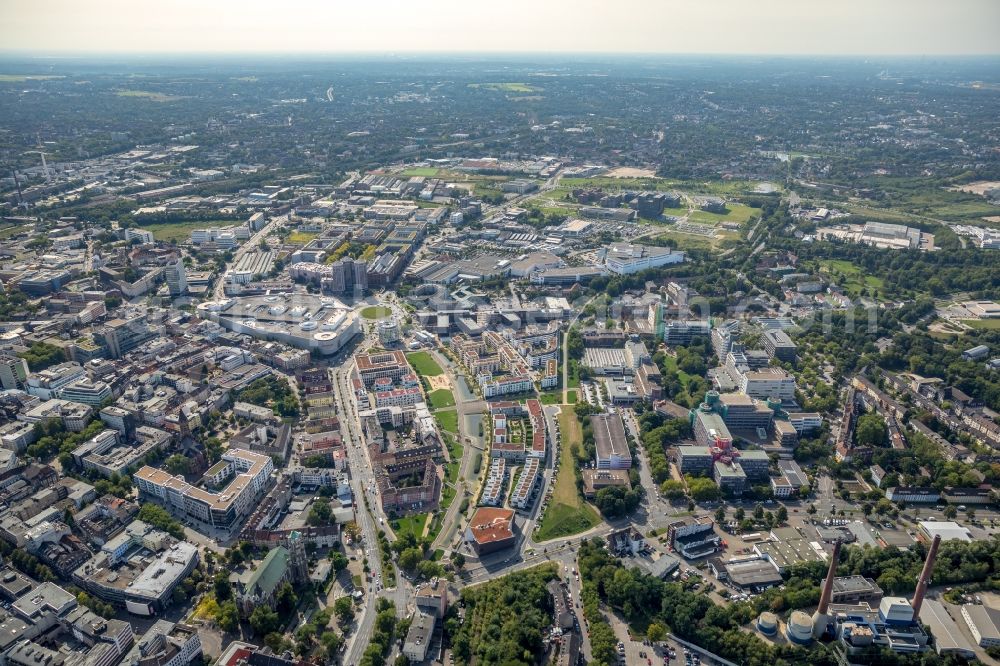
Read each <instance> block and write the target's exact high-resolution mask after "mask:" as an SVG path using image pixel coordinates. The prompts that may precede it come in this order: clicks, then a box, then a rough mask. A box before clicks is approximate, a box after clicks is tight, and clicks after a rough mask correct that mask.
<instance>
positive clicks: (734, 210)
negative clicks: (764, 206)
mask: <svg viewBox="0 0 1000 666" xmlns="http://www.w3.org/2000/svg"><path fill="white" fill-rule="evenodd" d="M726 208H728V209H729V212H727V213H721V214H720V213H709V212H708V211H704V210H696V211H694V212H693V213H691V217H689V218H688V219H689V220H690V221H691V222H705V223H708V224H718V223H720V222H740V223H743V222H746V221H747V220H749V219H750V218H751V217H753V216H754V215H760V209H759V208H751V207H750V206H744V205H743V204H734V203H728V204H726Z"/></svg>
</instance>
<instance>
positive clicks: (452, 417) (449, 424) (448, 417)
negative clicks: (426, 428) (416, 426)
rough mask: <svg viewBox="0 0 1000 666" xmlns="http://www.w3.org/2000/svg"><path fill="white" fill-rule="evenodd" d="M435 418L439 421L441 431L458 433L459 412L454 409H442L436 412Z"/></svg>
mask: <svg viewBox="0 0 1000 666" xmlns="http://www.w3.org/2000/svg"><path fill="white" fill-rule="evenodd" d="M434 418H435V419H437V422H438V427H439V428H441V430H446V431H448V432H453V433H456V434H457V433H458V411H456V410H454V409H442V410H439V411H436V412H434Z"/></svg>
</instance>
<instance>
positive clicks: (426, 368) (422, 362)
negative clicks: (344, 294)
mask: <svg viewBox="0 0 1000 666" xmlns="http://www.w3.org/2000/svg"><path fill="white" fill-rule="evenodd" d="M361 316H362V317H364V316H365V314H364V310H362V311H361ZM406 360H408V361H409V362H410V365H412V366H413V369H414V370H416V371H417V374H418V375H423V376H424V377H437V376H438V375H440V374H443V373H444V370H442V369H441V366H440V365H438V363H437V361H435V360H434V357H433V356H431V354H430V352H425V351H419V352H413V353H412V354H407V355H406Z"/></svg>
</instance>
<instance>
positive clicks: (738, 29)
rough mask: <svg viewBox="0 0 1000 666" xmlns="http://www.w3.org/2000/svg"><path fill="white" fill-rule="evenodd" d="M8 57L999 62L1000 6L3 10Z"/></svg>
mask: <svg viewBox="0 0 1000 666" xmlns="http://www.w3.org/2000/svg"><path fill="white" fill-rule="evenodd" d="M0 49H2V50H12V51H13V50H18V51H21V50H31V51H41V52H46V53H52V52H58V51H64V52H65V51H69V52H97V53H108V52H135V51H141V52H171V53H185V52H377V53H401V52H409V51H431V52H442V51H459V52H484V51H491V52H518V51H520V52H525V51H527V52H545V51H551V52H574V51H575V52H623V53H624V52H645V53H777V54H800V53H801V54H903V55H910V54H997V53H1000V0H325V1H323V0H0Z"/></svg>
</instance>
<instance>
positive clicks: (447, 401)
mask: <svg viewBox="0 0 1000 666" xmlns="http://www.w3.org/2000/svg"><path fill="white" fill-rule="evenodd" d="M427 397H428V398H430V401H431V408H432V409H442V408H444V407H454V406H455V395H454V394H453V393H452V392H451V391H449V390H448V389H438V390H436V391H431V392H430V394H429V395H428V396H427Z"/></svg>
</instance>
